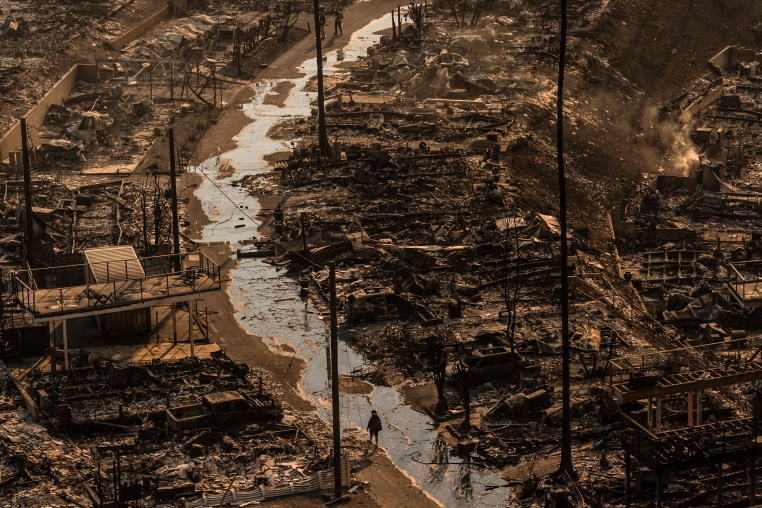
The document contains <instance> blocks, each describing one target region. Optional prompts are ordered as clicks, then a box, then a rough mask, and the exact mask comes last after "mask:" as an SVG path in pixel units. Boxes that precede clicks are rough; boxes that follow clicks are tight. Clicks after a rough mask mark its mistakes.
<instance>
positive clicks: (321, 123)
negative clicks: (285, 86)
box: [313, 0, 331, 157]
mask: <svg viewBox="0 0 762 508" xmlns="http://www.w3.org/2000/svg"><path fill="white" fill-rule="evenodd" d="M313 8H314V10H315V49H316V50H317V89H318V98H317V100H318V147H319V148H320V155H321V157H330V156H331V144H330V143H329V142H328V131H327V130H326V127H325V98H324V97H323V41H322V40H321V38H320V2H319V1H318V0H313Z"/></svg>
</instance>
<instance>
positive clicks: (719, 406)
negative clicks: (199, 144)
mask: <svg viewBox="0 0 762 508" xmlns="http://www.w3.org/2000/svg"><path fill="white" fill-rule="evenodd" d="M413 7H414V6H413V5H411V7H410V9H413ZM408 12H411V11H410V10H409V11H408ZM585 12H587V13H588V14H589V15H590V16H592V17H593V18H594V16H595V12H594V11H585ZM540 19H541V18H540ZM585 19H588V18H585ZM588 21H589V19H588ZM578 23H580V24H581V25H584V24H585V23H584V22H583V21H579V20H578ZM518 24H519V23H518V22H517V21H515V20H513V19H507V18H500V17H496V18H494V19H493V20H492V22H491V24H489V30H485V31H484V32H483V33H480V34H478V35H471V36H462V37H457V36H456V37H450V36H449V35H447V34H446V30H445V29H444V28H443V27H442V26H439V25H437V23H436V22H434V21H431V20H429V24H426V25H425V26H423V28H421V27H417V26H415V24H414V23H413V24H409V25H407V26H404V25H403V29H402V30H400V31H399V32H395V34H394V35H393V36H392V37H387V38H385V39H384V40H383V41H382V43H381V44H380V45H378V46H376V47H374V48H372V50H370V51H369V52H368V57H367V58H366V59H365V60H363V61H362V63H361V64H360V65H359V66H357V67H355V68H353V69H352V70H351V72H350V73H348V74H347V76H346V78H345V79H338V80H336V81H335V82H334V83H332V85H331V87H330V92H329V93H328V94H327V96H328V97H329V99H328V103H327V105H326V110H327V123H328V128H329V132H330V133H331V139H332V143H333V145H332V152H331V153H329V154H326V153H320V151H319V150H316V149H315V148H314V147H312V146H310V145H309V144H304V145H303V144H299V145H294V146H292V150H291V151H290V152H289V153H284V154H283V155H282V157H280V158H279V163H278V167H277V169H275V170H274V171H273V174H272V175H271V177H268V179H263V178H261V177H260V178H255V179H250V180H243V181H242V182H241V183H242V185H247V186H248V187H249V188H250V189H251V191H252V192H253V193H255V194H262V195H264V194H270V193H272V192H273V188H275V189H276V190H275V192H276V193H280V196H281V199H280V202H279V203H278V205H277V206H276V207H275V208H274V209H272V210H269V211H268V212H267V213H266V214H265V225H266V226H268V227H269V234H267V235H265V236H262V237H261V238H259V239H257V240H256V241H253V242H251V244H250V245H242V246H241V247H240V248H239V251H238V255H239V257H244V256H261V257H265V258H266V260H267V261H268V262H270V263H273V264H275V265H277V266H279V267H283V268H286V269H288V271H289V273H291V274H293V277H294V278H295V279H296V280H298V281H299V283H300V286H301V295H302V296H303V297H310V296H314V297H315V299H316V300H317V301H320V300H325V298H326V294H327V290H328V288H327V278H328V277H327V270H326V269H325V268H324V266H325V263H326V262H327V261H335V262H336V263H337V279H338V281H339V285H340V287H339V293H340V298H341V299H342V301H343V307H344V312H343V316H342V320H341V334H342V336H343V338H344V340H346V341H347V342H349V343H351V344H353V345H354V346H355V347H357V348H358V349H360V350H361V351H362V352H363V354H364V355H365V358H366V359H367V364H368V372H366V373H364V374H362V375H364V376H368V377H369V378H372V379H375V380H376V381H378V380H379V379H382V380H384V382H386V383H389V384H395V385H399V384H401V385H402V386H403V392H404V390H405V387H408V388H410V389H411V392H412V388H413V387H415V386H417V385H419V384H427V383H428V384H433V385H434V386H435V389H432V392H435V393H436V395H434V396H432V397H431V398H430V399H429V400H428V401H426V403H423V404H421V405H422V406H423V410H425V411H428V412H429V413H430V414H431V415H432V417H433V418H434V419H435V420H436V421H437V422H439V423H440V425H441V427H440V430H441V436H442V439H443V441H444V442H445V443H446V445H443V446H444V449H448V447H449V450H450V453H453V454H457V455H460V456H461V457H466V458H468V460H478V461H479V463H480V464H483V465H484V467H492V468H496V469H497V470H499V471H501V472H502V474H503V475H504V477H505V479H506V480H507V484H506V485H511V486H515V487H516V489H515V490H514V492H515V494H516V496H517V498H518V499H524V500H526V501H527V502H531V499H535V497H534V496H536V495H538V494H537V493H538V492H551V491H554V489H558V488H559V484H558V483H557V480H556V478H555V477H554V476H553V475H550V476H548V473H550V472H552V471H553V470H554V469H553V468H554V467H555V465H556V464H557V460H558V454H559V445H558V439H559V436H560V426H561V414H560V413H561V407H560V406H561V400H560V394H559V393H557V392H558V391H559V390H558V389H559V387H560V379H559V375H560V374H559V373H560V371H561V368H560V366H561V358H560V351H561V341H560V337H559V334H560V311H559V305H558V301H559V286H560V284H559V276H560V267H559V245H558V243H559V234H560V233H559V224H558V221H557V219H556V216H555V214H552V213H548V212H546V211H545V210H547V208H538V207H537V206H536V204H535V203H532V202H531V201H530V200H529V199H528V198H527V196H528V195H530V194H531V193H532V191H533V189H532V188H527V187H526V185H527V184H526V182H527V181H528V180H527V179H526V178H522V175H521V172H522V169H521V168H520V167H518V166H516V165H514V163H515V161H516V160H517V158H516V153H517V152H520V151H525V150H528V149H532V150H535V151H538V152H540V153H542V150H543V148H542V146H541V141H539V140H537V139H535V138H533V136H532V133H531V129H529V128H527V120H526V117H527V115H526V109H527V108H531V107H532V99H531V97H536V94H537V93H539V88H542V86H543V84H542V78H541V77H540V76H537V75H532V78H531V79H530V78H527V80H526V81H520V80H517V79H516V78H515V76H516V74H517V73H520V71H521V69H522V68H523V67H522V65H528V62H530V61H531V62H534V63H535V64H536V66H537V67H539V66H541V65H542V62H543V60H544V59H551V60H552V58H553V51H554V50H555V49H557V48H556V45H555V40H554V37H553V32H552V30H550V31H549V32H548V35H546V36H544V37H530V36H529V34H526V33H523V32H522V28H521V27H519V26H518ZM419 28H420V29H419ZM497 47H499V48H507V47H510V48H514V51H513V52H512V53H511V54H512V55H514V56H515V61H514V60H512V63H514V64H515V66H516V68H515V69H514V68H511V66H505V65H503V66H497V65H494V62H492V61H491V60H490V59H491V58H492V57H493V56H494V57H495V58H498V57H497V56H495V55H500V56H499V58H502V59H505V54H506V53H505V52H504V51H493V49H494V48H497ZM760 62H762V54H760V52H759V51H757V50H750V49H745V48H740V47H728V48H726V49H725V50H723V51H722V52H721V53H719V54H718V55H715V56H714V57H712V58H711V59H710V61H709V70H708V72H707V74H706V75H704V76H702V77H701V78H700V79H698V80H696V81H695V82H694V83H692V84H691V86H690V88H689V89H688V90H686V91H685V92H684V93H682V94H681V95H680V96H679V97H675V98H674V99H673V100H672V101H670V102H669V103H667V104H665V105H663V108H662V111H661V115H662V118H663V119H665V120H669V121H671V122H674V123H675V124H677V125H678V126H680V130H681V132H682V133H683V135H681V136H679V137H678V139H677V141H676V142H675V146H673V147H671V148H670V151H669V152H671V153H669V157H670V158H671V159H672V162H673V164H674V163H675V161H676V160H677V159H680V161H679V162H681V164H680V166H681V167H682V168H683V171H684V173H683V174H682V175H677V176H668V175H667V174H660V173H661V171H654V173H656V174H657V176H648V175H644V176H643V179H642V182H641V184H640V185H639V186H638V189H637V192H636V193H635V194H634V195H633V196H632V198H631V199H628V200H626V201H625V202H624V203H622V206H621V207H620V209H619V210H618V211H617V212H612V213H610V214H609V216H608V218H607V221H606V222H607V226H605V228H606V229H607V231H608V233H607V234H605V235H601V238H602V240H600V239H599V241H598V242H597V244H593V243H592V242H591V241H590V238H589V236H588V235H587V231H579V230H573V231H572V232H571V237H570V241H571V242H570V243H571V245H572V252H571V254H572V257H571V261H570V268H571V270H572V274H573V276H572V281H571V291H570V293H571V294H570V295H569V296H570V298H571V305H572V316H571V319H572V338H571V340H572V350H573V375H572V380H571V381H572V387H573V399H572V418H573V428H574V432H573V441H574V443H573V447H574V460H575V462H576V464H577V467H578V471H579V478H578V479H577V480H575V481H572V482H570V483H569V484H568V485H567V487H566V488H565V492H566V493H565V494H563V496H562V497H564V496H565V497H567V498H569V499H571V498H576V499H577V502H582V501H581V500H582V499H584V500H585V501H586V502H591V503H594V504H595V505H606V504H608V503H622V502H626V503H629V504H630V505H632V506H653V505H656V506H688V505H690V506H700V505H701V506H703V505H706V506H710V505H711V506H736V505H739V506H740V505H743V503H748V500H749V499H752V500H753V499H754V498H755V496H756V492H757V465H758V453H759V449H758V448H759V439H758V436H759V431H760V429H761V427H760V414H762V413H760V409H759V408H760V395H759V393H760V385H759V380H760V379H762V362H761V361H760V352H761V351H762V349H760V348H762V343H761V342H760V339H761V338H762V322H761V321H760V317H759V316H760V314H759V301H760V295H759V292H758V290H757V289H756V288H757V287H758V286H759V274H758V272H759V270H758V268H759V258H760V254H761V252H760V249H762V236H760V234H761V233H760V231H759V217H760V212H761V211H762V208H760V204H761V203H762V200H761V199H760V198H761V197H762V195H761V194H760V188H759V174H758V173H759V169H760V164H761V163H760V159H759V156H758V154H757V153H756V152H757V149H756V142H755V139H756V138H757V137H758V134H759V133H758V132H757V131H758V124H759V122H758V121H757V119H756V117H755V115H756V113H755V112H756V111H757V110H758V109H759V104H758V103H759V99H758V92H759V90H760V88H759V86H758V84H757V83H759V82H760V81H761V80H762V78H760V77H759V76H760V71H759V63H760ZM529 75H530V74H527V76H529ZM517 88H520V90H521V91H520V92H519V91H517ZM529 90H532V93H526V94H524V93H523V92H526V91H529ZM509 97H510V98H512V99H511V100H509ZM522 101H525V102H522ZM517 102H518V103H521V104H522V105H521V106H516V103H517ZM313 120H314V118H313ZM313 123H314V122H312V121H311V120H307V121H304V120H296V121H292V122H287V123H285V124H283V125H281V126H279V127H277V128H276V129H275V130H274V132H273V134H274V135H277V136H282V137H284V138H285V139H289V138H290V137H291V136H292V135H302V136H309V135H310V133H313V135H314V131H313V129H314V127H313ZM308 139H309V137H308ZM530 147H531V148H530ZM274 186H275V187H274ZM262 231H265V232H267V231H268V230H267V229H263V230H262ZM405 379H407V380H410V381H408V382H405V381H404V380H405ZM439 458H440V459H441V457H439ZM435 460H436V457H435ZM562 483H563V482H562ZM709 485H711V487H707V486H709ZM697 486H700V488H697ZM561 490H564V489H561ZM555 492H558V490H555ZM686 503H687V504H686Z"/></svg>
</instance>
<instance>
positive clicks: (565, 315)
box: [556, 0, 577, 480]
mask: <svg viewBox="0 0 762 508" xmlns="http://www.w3.org/2000/svg"><path fill="white" fill-rule="evenodd" d="M566 24H567V16H566V0H561V34H560V38H561V42H560V55H559V59H558V92H557V94H558V96H557V101H556V105H557V110H556V149H557V150H556V151H557V164H558V201H559V208H560V214H559V222H560V223H561V356H562V361H563V369H562V374H561V377H562V387H561V399H562V408H561V415H562V417H561V464H560V465H559V468H558V473H559V474H564V473H565V474H566V475H567V476H569V477H570V478H572V479H575V480H576V478H577V476H576V473H575V472H574V464H573V462H572V453H571V393H570V386H569V377H570V375H571V374H570V355H571V347H570V344H569V246H568V242H567V240H566V230H567V227H566V174H565V169H564V70H565V66H566Z"/></svg>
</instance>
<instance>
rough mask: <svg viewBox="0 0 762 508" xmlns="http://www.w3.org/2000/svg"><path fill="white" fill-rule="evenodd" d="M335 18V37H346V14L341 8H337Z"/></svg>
mask: <svg viewBox="0 0 762 508" xmlns="http://www.w3.org/2000/svg"><path fill="white" fill-rule="evenodd" d="M334 16H335V17H334V18H333V35H336V34H339V35H344V13H343V12H341V8H340V7H336V13H335V15H334Z"/></svg>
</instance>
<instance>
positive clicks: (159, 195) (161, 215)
mask: <svg viewBox="0 0 762 508" xmlns="http://www.w3.org/2000/svg"><path fill="white" fill-rule="evenodd" d="M138 199H139V205H140V209H141V210H142V222H143V235H142V236H143V251H144V254H145V255H151V254H153V253H154V252H152V251H153V250H155V248H156V246H157V245H160V244H161V243H164V242H168V241H169V237H170V233H171V227H172V224H171V221H169V220H165V218H166V217H167V216H169V212H170V200H169V195H168V189H167V188H166V187H165V186H163V185H162V183H161V179H160V175H159V173H158V172H154V174H153V179H152V180H149V179H146V181H144V182H143V183H142V184H141V186H140V189H139V191H138ZM151 226H152V229H153V249H152V247H151V244H150V241H149V238H148V236H149V233H148V231H149V229H150V228H151Z"/></svg>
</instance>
